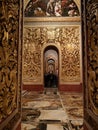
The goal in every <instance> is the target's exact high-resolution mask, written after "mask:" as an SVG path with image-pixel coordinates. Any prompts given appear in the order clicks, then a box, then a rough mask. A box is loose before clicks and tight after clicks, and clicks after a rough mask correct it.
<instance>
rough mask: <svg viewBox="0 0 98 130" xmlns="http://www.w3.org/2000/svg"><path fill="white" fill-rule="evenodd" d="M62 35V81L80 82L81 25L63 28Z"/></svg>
mask: <svg viewBox="0 0 98 130" xmlns="http://www.w3.org/2000/svg"><path fill="white" fill-rule="evenodd" d="M61 37H62V41H61V54H62V55H61V56H62V57H61V58H62V66H61V68H62V69H61V81H62V82H80V33H79V27H78V26H76V27H66V28H62V32H61Z"/></svg>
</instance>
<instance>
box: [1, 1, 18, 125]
mask: <svg viewBox="0 0 98 130" xmlns="http://www.w3.org/2000/svg"><path fill="white" fill-rule="evenodd" d="M18 6H19V5H18V0H14V1H13V0H10V1H9V0H6V1H0V8H1V9H0V10H1V11H0V16H1V17H0V24H1V26H0V122H1V121H2V120H4V119H5V118H7V116H8V115H10V114H11V113H12V112H13V110H14V109H15V108H16V107H17V87H18V81H17V79H18V77H17V76H18V58H17V57H18V26H19V24H18V20H19V16H18V15H19V14H18Z"/></svg>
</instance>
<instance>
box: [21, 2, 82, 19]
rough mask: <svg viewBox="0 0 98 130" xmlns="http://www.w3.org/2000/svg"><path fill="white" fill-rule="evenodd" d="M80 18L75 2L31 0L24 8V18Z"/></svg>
mask: <svg viewBox="0 0 98 130" xmlns="http://www.w3.org/2000/svg"><path fill="white" fill-rule="evenodd" d="M74 16H80V13H79V9H78V7H77V5H76V3H75V2H74V1H73V0H29V2H27V3H26V6H25V7H24V17H74Z"/></svg>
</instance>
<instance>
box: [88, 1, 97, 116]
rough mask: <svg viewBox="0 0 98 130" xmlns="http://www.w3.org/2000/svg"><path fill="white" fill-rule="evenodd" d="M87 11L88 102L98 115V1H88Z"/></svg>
mask: <svg viewBox="0 0 98 130" xmlns="http://www.w3.org/2000/svg"><path fill="white" fill-rule="evenodd" d="M87 12H88V13H87V31H88V41H87V43H88V44H87V46H88V90H89V92H88V94H89V95H88V102H89V108H90V109H91V110H92V111H93V112H94V113H95V114H97V115H98V1H97V2H96V0H94V1H93V0H90V1H88V3H87ZM91 12H92V13H91Z"/></svg>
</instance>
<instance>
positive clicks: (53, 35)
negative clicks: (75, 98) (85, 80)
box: [23, 25, 81, 83]
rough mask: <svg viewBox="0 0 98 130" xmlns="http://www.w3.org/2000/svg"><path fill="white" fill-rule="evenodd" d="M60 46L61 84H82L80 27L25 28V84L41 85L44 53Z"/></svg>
mask: <svg viewBox="0 0 98 130" xmlns="http://www.w3.org/2000/svg"><path fill="white" fill-rule="evenodd" d="M52 43H53V44H59V47H60V48H58V50H61V55H60V57H61V58H60V59H61V61H60V62H61V66H60V73H61V77H60V80H61V82H63V83H65V82H80V79H81V76H80V26H76V25H74V26H56V27H55V26H53V27H52V26H49V27H24V49H23V82H25V83H26V82H32V83H41V82H42V81H41V80H42V79H41V76H43V75H42V74H43V72H42V67H43V66H42V63H41V62H42V61H43V60H41V59H42V58H43V57H42V55H41V54H42V53H43V52H42V51H43V49H42V48H43V47H44V45H46V44H48V45H49V44H52Z"/></svg>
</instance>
